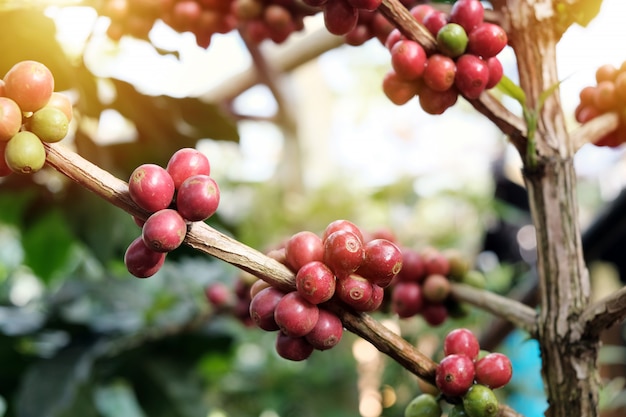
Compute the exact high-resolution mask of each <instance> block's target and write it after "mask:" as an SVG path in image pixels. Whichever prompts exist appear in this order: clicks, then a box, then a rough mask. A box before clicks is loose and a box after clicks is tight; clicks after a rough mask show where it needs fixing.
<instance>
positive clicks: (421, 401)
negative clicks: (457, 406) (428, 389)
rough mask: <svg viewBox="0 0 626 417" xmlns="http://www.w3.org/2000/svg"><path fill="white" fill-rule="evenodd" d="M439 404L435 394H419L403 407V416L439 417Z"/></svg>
mask: <svg viewBox="0 0 626 417" xmlns="http://www.w3.org/2000/svg"><path fill="white" fill-rule="evenodd" d="M441 413H442V411H441V406H440V405H439V402H437V399H436V398H435V396H433V395H430V394H420V395H418V396H417V397H415V398H413V400H411V402H410V403H409V404H408V405H407V406H406V408H405V409H404V417H441Z"/></svg>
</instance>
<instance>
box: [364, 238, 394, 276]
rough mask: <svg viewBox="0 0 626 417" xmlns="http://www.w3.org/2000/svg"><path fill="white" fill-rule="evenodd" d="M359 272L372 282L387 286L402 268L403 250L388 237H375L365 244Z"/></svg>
mask: <svg viewBox="0 0 626 417" xmlns="http://www.w3.org/2000/svg"><path fill="white" fill-rule="evenodd" d="M363 249H364V252H365V253H364V255H363V261H362V262H361V265H360V266H359V269H358V270H357V271H358V273H359V274H360V275H361V276H363V277H365V278H366V279H367V280H369V281H370V282H371V283H373V284H376V285H379V286H381V287H386V286H388V285H389V284H390V283H391V280H392V279H393V278H394V277H395V276H396V275H397V274H398V272H400V270H401V269H402V251H401V250H400V248H398V246H396V244H395V243H392V242H391V241H389V240H387V239H373V240H370V241H369V242H367V243H366V244H365V246H364V248H363Z"/></svg>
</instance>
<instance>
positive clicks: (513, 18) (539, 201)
mask: <svg viewBox="0 0 626 417" xmlns="http://www.w3.org/2000/svg"><path fill="white" fill-rule="evenodd" d="M552 6H553V5H552V1H550V0H508V1H506V6H504V7H501V8H500V10H501V11H502V13H503V15H504V18H505V23H506V24H507V25H508V26H509V27H508V33H509V40H510V43H511V45H512V46H513V48H514V49H515V53H516V56H517V60H518V69H519V75H520V86H521V87H522V89H523V90H524V92H525V93H526V106H527V108H528V109H530V110H531V111H532V110H533V109H539V103H540V102H541V101H542V100H543V98H542V94H544V92H546V91H548V90H550V89H551V88H554V86H556V85H557V83H558V82H559V80H558V74H557V67H556V44H557V42H558V41H559V39H560V37H561V33H559V32H558V29H557V27H558V25H556V24H555V22H554V19H555V17H554V14H553V10H554V9H553V7H552ZM529 130H531V132H530V135H529V141H530V140H532V137H533V132H532V128H529ZM534 140H535V141H536V150H535V151H533V152H532V156H531V157H530V158H529V157H527V155H522V157H523V158H525V166H524V174H525V182H526V187H527V189H528V196H529V200H530V206H531V213H532V216H533V222H534V225H535V228H536V234H537V251H538V265H537V268H538V273H539V281H540V284H539V299H540V308H541V310H540V314H539V323H538V334H537V338H538V340H539V343H540V346H541V356H542V375H543V379H544V383H545V385H546V393H547V396H548V402H549V408H548V410H547V411H546V413H545V415H546V416H547V417H574V416H580V417H593V416H598V413H599V411H598V388H599V378H598V374H597V369H596V365H597V356H598V349H599V345H600V343H599V340H584V339H583V338H582V335H581V334H579V333H577V332H576V331H575V330H572V329H576V328H577V326H576V320H577V319H578V317H579V315H580V313H581V311H582V309H583V308H584V307H585V306H586V305H587V304H588V301H589V295H590V294H589V293H590V285H589V276H588V272H587V268H586V266H585V262H584V259H583V251H582V243H581V234H580V225H579V220H578V209H577V197H576V173H575V171H574V166H573V159H572V158H573V153H574V151H573V146H572V144H571V141H570V138H569V135H568V133H567V130H566V127H565V120H564V117H563V113H562V108H561V103H560V98H559V94H558V89H557V90H556V91H555V92H554V93H553V94H551V95H549V96H548V97H547V98H546V100H545V103H544V105H543V106H542V107H541V108H540V109H539V111H538V113H537V129H536V131H535V132H534Z"/></svg>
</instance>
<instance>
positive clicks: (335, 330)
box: [304, 308, 343, 350]
mask: <svg viewBox="0 0 626 417" xmlns="http://www.w3.org/2000/svg"><path fill="white" fill-rule="evenodd" d="M342 335H343V323H341V320H339V317H337V316H336V315H335V314H333V313H331V312H330V311H328V310H325V309H323V308H320V314H319V317H318V319H317V323H316V324H315V326H314V327H313V329H312V330H311V331H310V332H309V333H307V334H306V336H304V337H305V338H306V340H307V341H308V342H309V343H310V344H311V345H312V346H313V347H314V348H315V349H317V350H327V349H330V348H332V347H334V346H336V345H337V344H338V343H339V341H340V340H341V336H342Z"/></svg>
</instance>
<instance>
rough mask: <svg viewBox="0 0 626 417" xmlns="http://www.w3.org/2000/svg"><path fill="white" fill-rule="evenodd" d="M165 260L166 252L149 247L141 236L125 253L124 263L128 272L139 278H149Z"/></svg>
mask: <svg viewBox="0 0 626 417" xmlns="http://www.w3.org/2000/svg"><path fill="white" fill-rule="evenodd" d="M164 262H165V253H164V252H155V251H153V250H152V249H150V248H148V247H147V246H146V244H145V243H144V242H143V239H142V238H141V236H139V237H137V238H136V239H135V240H133V241H132V243H131V244H130V245H129V246H128V248H127V249H126V252H125V253H124V264H126V268H127V269H128V272H130V273H131V274H133V275H134V276H136V277H137V278H148V277H151V276H152V275H154V274H156V273H157V272H158V271H159V269H161V267H162V266H163V263H164Z"/></svg>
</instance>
